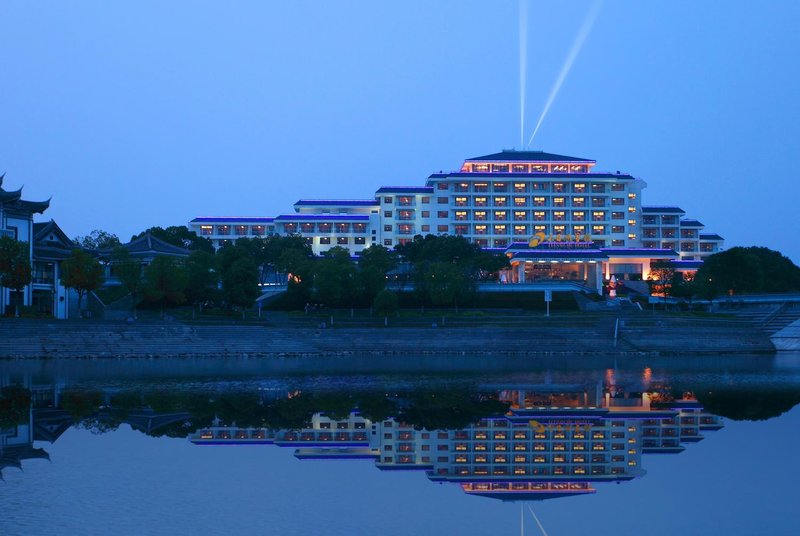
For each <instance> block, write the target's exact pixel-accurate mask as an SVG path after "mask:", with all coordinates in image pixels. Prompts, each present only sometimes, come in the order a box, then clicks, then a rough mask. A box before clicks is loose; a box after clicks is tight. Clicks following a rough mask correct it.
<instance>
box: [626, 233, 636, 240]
mask: <svg viewBox="0 0 800 536" xmlns="http://www.w3.org/2000/svg"><path fill="white" fill-rule="evenodd" d="M628 239H629V240H636V235H635V234H634V233H630V234H629V235H628Z"/></svg>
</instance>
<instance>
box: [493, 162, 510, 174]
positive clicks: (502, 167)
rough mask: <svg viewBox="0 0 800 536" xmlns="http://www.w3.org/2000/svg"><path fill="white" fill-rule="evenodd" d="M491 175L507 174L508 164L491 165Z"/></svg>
mask: <svg viewBox="0 0 800 536" xmlns="http://www.w3.org/2000/svg"><path fill="white" fill-rule="evenodd" d="M492 172H493V173H508V164H492Z"/></svg>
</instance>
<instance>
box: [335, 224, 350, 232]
mask: <svg viewBox="0 0 800 536" xmlns="http://www.w3.org/2000/svg"><path fill="white" fill-rule="evenodd" d="M336 232H337V233H349V232H350V224H349V223H337V224H336Z"/></svg>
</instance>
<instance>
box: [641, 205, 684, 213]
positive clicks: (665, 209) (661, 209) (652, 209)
mask: <svg viewBox="0 0 800 536" xmlns="http://www.w3.org/2000/svg"><path fill="white" fill-rule="evenodd" d="M642 212H656V213H669V214H686V211H684V210H683V209H682V208H680V207H667V206H664V207H662V206H649V207H645V206H642Z"/></svg>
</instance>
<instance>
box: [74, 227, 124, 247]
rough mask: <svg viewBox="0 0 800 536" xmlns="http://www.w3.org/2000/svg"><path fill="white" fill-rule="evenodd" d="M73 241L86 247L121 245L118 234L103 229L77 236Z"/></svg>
mask: <svg viewBox="0 0 800 536" xmlns="http://www.w3.org/2000/svg"><path fill="white" fill-rule="evenodd" d="M73 241H74V242H75V243H76V244H77V245H79V246H80V247H82V248H84V249H114V248H117V247H119V246H120V245H121V244H120V241H119V237H117V235H115V234H113V233H109V232H106V231H103V230H101V229H95V230H94V231H92V232H91V233H89V234H88V235H86V236H76V237H75V238H74V240H73Z"/></svg>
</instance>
